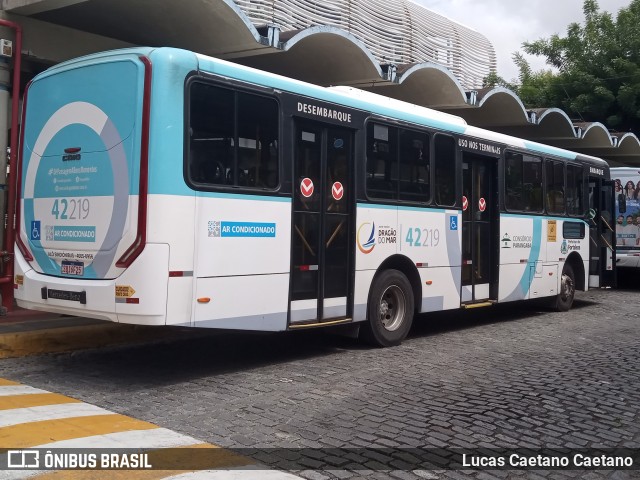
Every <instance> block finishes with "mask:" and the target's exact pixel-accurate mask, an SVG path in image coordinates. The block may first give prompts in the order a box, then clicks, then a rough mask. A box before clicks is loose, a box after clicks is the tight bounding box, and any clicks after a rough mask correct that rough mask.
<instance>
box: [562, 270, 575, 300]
mask: <svg viewBox="0 0 640 480" xmlns="http://www.w3.org/2000/svg"><path fill="white" fill-rule="evenodd" d="M575 293H576V288H575V285H574V284H573V278H571V277H570V276H569V275H567V274H566V273H563V274H562V284H561V292H560V297H561V298H562V301H564V302H569V301H571V300H572V299H573V295H574V294H575Z"/></svg>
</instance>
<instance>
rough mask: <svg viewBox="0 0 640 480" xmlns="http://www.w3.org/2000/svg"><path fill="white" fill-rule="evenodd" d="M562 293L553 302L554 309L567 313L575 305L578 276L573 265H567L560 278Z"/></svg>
mask: <svg viewBox="0 0 640 480" xmlns="http://www.w3.org/2000/svg"><path fill="white" fill-rule="evenodd" d="M559 288H560V291H559V292H558V295H557V296H556V298H555V299H554V300H553V303H552V308H553V309H554V310H557V311H558V312H566V311H567V310H569V309H570V308H571V305H573V299H574V297H575V295H576V276H575V274H574V273H573V268H571V265H569V264H565V266H564V268H563V269H562V276H561V277H560V287H559Z"/></svg>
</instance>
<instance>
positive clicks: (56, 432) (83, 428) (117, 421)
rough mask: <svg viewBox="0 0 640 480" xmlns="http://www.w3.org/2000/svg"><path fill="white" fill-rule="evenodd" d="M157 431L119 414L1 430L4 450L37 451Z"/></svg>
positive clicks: (150, 424)
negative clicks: (118, 434) (113, 435)
mask: <svg viewBox="0 0 640 480" xmlns="http://www.w3.org/2000/svg"><path fill="white" fill-rule="evenodd" d="M153 428H158V427H157V426H156V425H153V424H152V423H149V422H143V421H142V420H136V419H135V418H131V417H126V416H124V415H118V414H111V415H93V416H90V417H75V418H65V419H61V420H45V421H42V422H30V423H23V424H20V425H12V426H10V427H2V428H0V448H25V447H33V446H35V445H41V444H44V443H51V442H59V441H61V440H69V439H72V438H82V437H90V436H92V435H104V434H105V433H115V432H126V431H130V430H150V429H153Z"/></svg>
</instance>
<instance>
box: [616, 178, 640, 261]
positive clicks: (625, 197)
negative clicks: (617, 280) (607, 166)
mask: <svg viewBox="0 0 640 480" xmlns="http://www.w3.org/2000/svg"><path fill="white" fill-rule="evenodd" d="M611 179H612V180H613V182H614V188H615V215H616V219H615V222H616V266H617V267H618V268H622V269H634V268H640V169H638V168H627V167H624V168H612V169H611Z"/></svg>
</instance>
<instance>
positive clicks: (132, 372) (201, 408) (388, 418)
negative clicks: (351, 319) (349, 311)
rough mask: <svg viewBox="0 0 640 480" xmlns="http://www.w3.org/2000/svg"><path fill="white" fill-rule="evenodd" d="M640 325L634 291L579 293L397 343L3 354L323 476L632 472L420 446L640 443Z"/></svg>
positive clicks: (79, 391) (249, 342) (157, 420)
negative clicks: (564, 308) (523, 466)
mask: <svg viewBox="0 0 640 480" xmlns="http://www.w3.org/2000/svg"><path fill="white" fill-rule="evenodd" d="M639 337H640V295H639V289H638V287H634V288H631V289H626V290H618V291H611V290H608V291H592V292H589V293H586V294H581V295H580V297H579V300H577V302H576V305H575V307H574V309H573V310H572V311H570V312H568V313H566V314H561V313H552V312H548V311H545V310H544V309H541V308H540V307H537V306H534V305H529V304H520V305H518V306H514V305H507V306H502V307H494V308H491V309H483V310H476V311H472V312H454V313H446V314H437V315H430V316H427V317H425V318H422V319H420V320H419V321H418V322H417V324H416V326H415V328H414V330H413V332H412V334H411V336H410V338H409V339H408V340H406V341H405V342H404V343H403V345H401V346H400V347H396V348H390V349H383V350H380V349H369V348H366V347H362V346H360V345H358V344H357V343H356V342H355V341H353V340H350V339H347V338H341V337H335V336H329V335H317V334H316V333H315V332H295V334H287V335H282V334H279V335H257V334H235V333H232V334H208V335H202V336H201V337H198V338H189V339H184V338H183V339H178V340H175V341H164V342H162V343H153V344H148V345H143V346H134V347H119V348H106V349H101V350H93V351H85V352H75V353H72V354H57V355H42V356H38V357H27V358H18V359H5V360H3V361H1V362H0V376H3V377H6V378H9V379H12V380H16V381H20V382H23V383H27V384H29V385H31V386H34V387H38V388H44V389H47V390H51V391H55V392H59V393H62V394H65V395H70V396H73V397H75V398H79V399H81V400H83V401H85V402H89V403H92V404H95V405H98V406H100V407H103V408H107V409H109V410H112V411H115V412H117V413H121V414H125V415H130V416H133V417H135V418H139V419H142V420H145V421H149V422H152V423H154V424H157V425H159V426H161V427H165V428H170V429H172V430H175V431H177V432H180V433H182V434H185V435H190V436H193V437H196V438H199V439H202V440H205V441H207V442H212V443H215V444H218V445H222V446H226V447H231V448H234V449H238V451H239V452H240V453H243V454H250V455H253V456H254V457H255V458H256V459H258V460H260V461H264V462H267V463H269V464H271V465H273V466H276V467H277V466H281V467H288V468H293V467H295V468H296V470H297V473H300V474H301V475H302V476H304V477H307V478H310V479H321V478H327V477H333V478H359V477H367V478H372V477H374V478H400V479H405V478H407V479H409V478H466V477H468V476H471V477H473V478H478V479H480V480H484V479H489V478H551V479H562V478H588V479H598V478H615V479H625V478H640V471H638V470H635V471H629V470H627V471H615V470H609V471H600V472H594V471H576V470H573V471H569V470H562V471H554V470H536V471H535V472H534V471H531V470H528V471H523V470H519V471H506V470H505V471H491V472H486V471H477V470H475V471H474V470H462V471H452V470H441V469H437V468H436V467H433V466H431V467H430V468H418V466H417V465H418V464H416V463H415V459H413V458H412V457H411V456H409V455H411V454H417V453H419V452H424V450H420V451H417V450H411V448H412V447H420V448H424V447H433V448H445V449H452V448H462V449H466V448H473V447H476V448H477V447H487V448H489V447H495V448H500V447H503V448H508V449H516V448H531V449H536V448H543V447H553V448H573V449H578V448H618V447H628V448H634V449H639V448H640V369H639V365H640V341H639ZM304 447H308V449H305V450H299V449H301V448H304ZM333 447H337V448H338V449H337V450H328V449H329V448H333ZM372 447H377V448H379V450H378V451H376V452H374V451H372V450H370V449H371V448H372ZM252 448H257V449H278V450H267V451H266V452H265V451H259V450H256V451H254V450H252ZM320 448H322V449H324V450H319V449H320ZM510 451H515V450H510ZM637 451H638V450H636V453H637ZM279 462H280V463H279ZM412 462H413V463H412ZM381 463H382V464H385V465H386V468H385V469H381ZM363 465H364V466H363ZM636 465H638V464H637V463H636ZM365 468H366V470H365ZM300 470H302V471H301V472H300Z"/></svg>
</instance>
